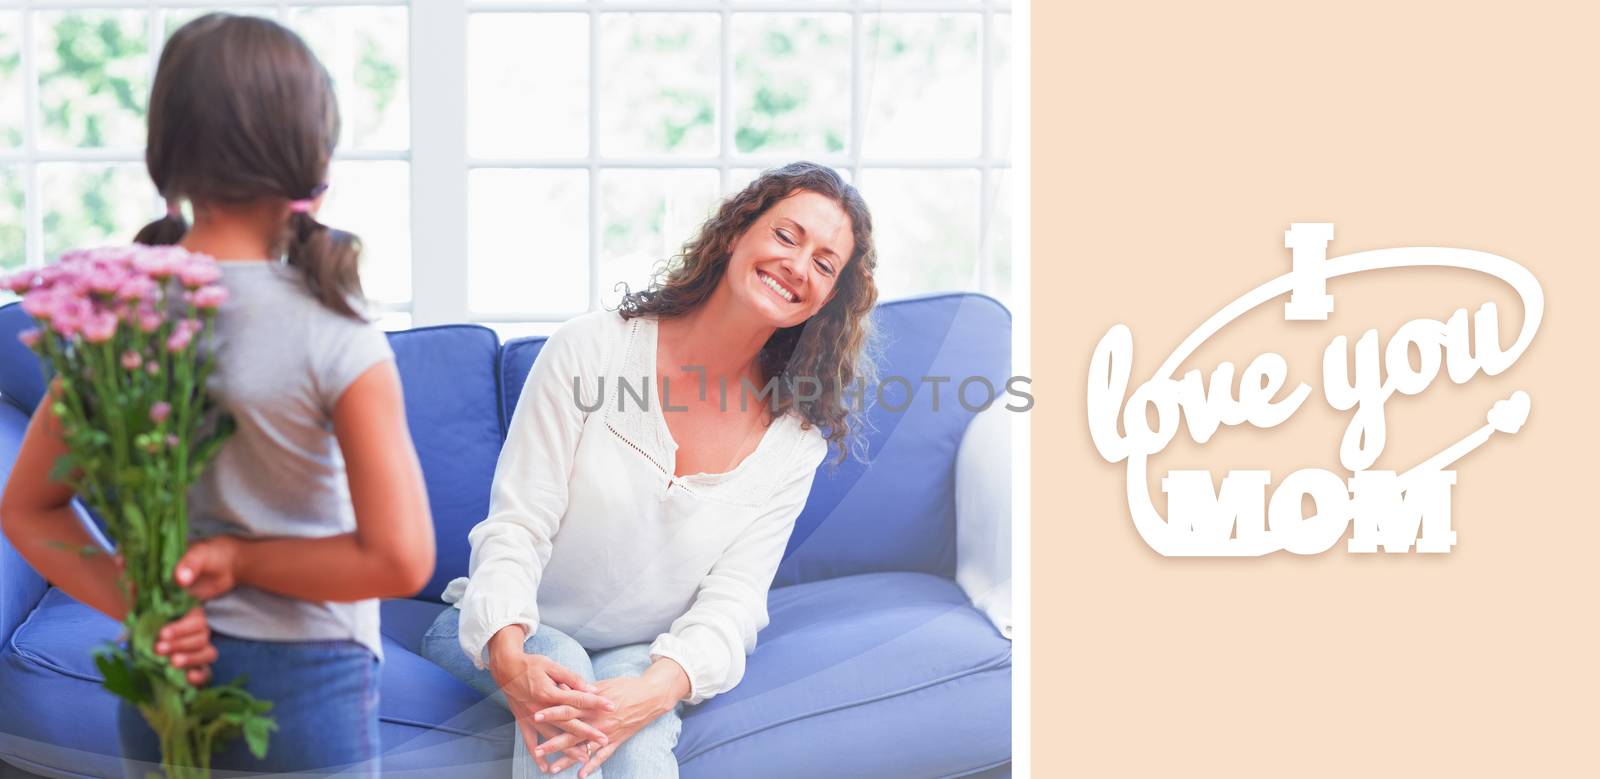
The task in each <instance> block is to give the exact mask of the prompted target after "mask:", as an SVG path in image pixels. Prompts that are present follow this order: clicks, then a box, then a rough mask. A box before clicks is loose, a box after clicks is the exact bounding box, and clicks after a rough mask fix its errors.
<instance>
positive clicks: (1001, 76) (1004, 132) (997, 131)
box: [989, 14, 1011, 159]
mask: <svg viewBox="0 0 1600 779" xmlns="http://www.w3.org/2000/svg"><path fill="white" fill-rule="evenodd" d="M993 24H994V28H993V30H992V31H991V32H992V33H993V45H994V82H993V83H992V84H991V86H990V89H993V90H994V102H993V103H991V104H990V106H989V107H990V110H991V111H993V115H992V118H991V119H990V121H991V122H992V123H993V124H992V125H991V126H990V132H992V133H994V135H993V136H991V137H992V143H993V147H992V148H993V149H994V156H996V157H999V158H1001V159H1009V158H1010V157H1011V15H1010V14H995V17H994V22H993Z"/></svg>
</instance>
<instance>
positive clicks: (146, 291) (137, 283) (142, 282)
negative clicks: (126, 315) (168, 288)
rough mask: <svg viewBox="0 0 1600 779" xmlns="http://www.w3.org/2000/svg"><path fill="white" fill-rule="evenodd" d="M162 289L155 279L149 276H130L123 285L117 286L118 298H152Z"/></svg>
mask: <svg viewBox="0 0 1600 779" xmlns="http://www.w3.org/2000/svg"><path fill="white" fill-rule="evenodd" d="M158 289H160V288H159V287H158V286H157V285H156V282H155V279H152V278H150V277H149V276H129V277H128V280H127V281H124V282H122V286H120V287H118V288H117V299H118V300H150V299H152V298H154V297H155V296H156V291H157V290H158Z"/></svg>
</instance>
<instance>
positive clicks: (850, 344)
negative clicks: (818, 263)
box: [619, 162, 878, 462]
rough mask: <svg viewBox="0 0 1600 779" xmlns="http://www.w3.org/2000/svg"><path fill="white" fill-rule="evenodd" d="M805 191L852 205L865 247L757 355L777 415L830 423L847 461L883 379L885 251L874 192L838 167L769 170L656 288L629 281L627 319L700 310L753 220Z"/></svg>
mask: <svg viewBox="0 0 1600 779" xmlns="http://www.w3.org/2000/svg"><path fill="white" fill-rule="evenodd" d="M801 191H806V192H815V193H817V194H819V195H822V196H823V197H826V198H828V199H830V200H832V201H833V202H835V203H837V204H838V205H839V207H840V208H841V209H843V210H844V213H845V215H846V216H848V217H850V229H851V237H852V238H854V240H855V252H854V253H853V254H851V255H850V258H849V261H848V262H846V263H845V266H844V270H843V271H841V272H840V274H839V280H838V282H837V283H836V284H835V285H834V291H833V297H832V299H830V300H829V301H828V302H827V303H826V304H824V305H823V306H822V308H821V309H820V310H819V311H817V313H816V314H814V315H812V316H811V318H810V319H807V320H806V321H805V322H802V323H801V324H798V325H795V326H794V327H788V328H784V329H781V330H778V331H777V332H775V333H773V334H772V337H771V338H770V339H768V340H767V343H766V345H765V346H763V347H762V348H761V352H760V354H759V356H758V358H757V359H758V360H759V361H760V366H761V371H762V373H763V378H764V379H765V380H772V379H778V381H777V382H776V388H775V390H776V391H775V398H774V400H773V402H774V404H775V405H774V406H773V408H774V409H775V412H776V415H777V416H781V415H782V414H784V413H786V412H789V411H791V410H792V411H794V412H795V413H796V414H799V415H800V418H801V419H802V420H803V421H804V423H805V425H806V426H807V427H810V426H815V427H818V428H820V429H822V430H823V431H825V433H826V435H827V438H828V443H830V444H831V445H833V447H834V448H835V449H836V451H837V454H838V458H837V459H836V460H835V462H840V461H843V460H844V458H845V457H846V456H847V455H848V454H850V453H852V452H854V453H856V454H858V455H860V454H862V452H861V450H860V447H859V445H860V444H861V437H860V436H859V435H857V434H858V433H859V432H860V429H861V426H862V423H863V421H864V420H863V419H862V417H861V415H860V414H859V413H857V412H859V411H860V410H861V408H862V407H863V406H864V405H865V400H864V398H868V397H871V395H872V387H873V384H874V381H875V373H874V371H873V363H872V357H871V355H870V354H869V344H870V342H871V340H872V328H871V320H870V318H869V317H868V315H869V314H870V313H871V312H872V307H873V305H874V304H876V303H877V301H878V288H877V285H876V284H875V283H874V282H873V273H874V270H875V269H876V267H877V264H878V254H877V250H876V248H875V247H874V245H873V242H872V214H871V213H870V212H869V211H868V210H867V203H866V201H865V200H862V198H861V193H860V192H857V191H856V188H855V187H852V186H850V185H849V184H846V183H845V182H844V179H842V178H840V177H839V174H838V173H836V172H835V171H834V170H833V169H832V168H829V167H826V166H823V165H817V164H815V163H811V162H794V163H790V164H788V165H785V166H783V167H781V168H775V169H772V170H769V171H766V172H765V173H763V174H761V176H760V177H758V178H757V179H756V180H755V181H753V182H751V183H750V185H749V186H747V187H745V188H744V191H742V192H740V193H739V194H737V195H734V196H733V197H730V198H728V199H727V200H726V201H724V202H723V203H722V205H721V206H720V207H718V208H717V211H716V213H715V214H713V215H712V216H711V218H710V219H708V220H706V223H705V224H704V225H702V226H701V227H700V233H699V234H698V235H696V236H695V237H694V239H693V240H691V241H689V242H688V243H687V244H684V247H683V253H682V254H680V255H678V256H676V257H673V258H672V259H671V260H669V261H667V262H666V264H665V265H664V266H663V267H662V268H661V269H660V270H659V271H658V272H657V274H656V276H655V278H654V280H652V282H651V284H650V286H649V287H648V288H646V289H642V290H639V291H637V292H628V291H626V288H624V289H625V291H624V294H623V297H622V303H621V305H620V307H619V310H620V312H621V313H622V316H623V318H625V319H626V318H632V317H636V316H647V315H648V316H656V317H659V318H663V319H670V318H672V317H676V316H681V315H683V314H685V313H687V312H689V311H692V310H693V309H695V308H696V307H698V306H699V305H700V304H702V303H704V302H705V301H706V299H707V298H708V297H710V296H711V292H712V291H713V290H715V289H716V288H717V285H718V284H719V283H721V282H722V276H723V273H724V272H725V271H726V270H727V268H728V260H729V258H731V257H732V255H733V246H734V244H735V243H737V242H738V240H739V237H740V236H742V235H744V232H745V230H748V229H749V228H750V226H751V225H752V224H754V223H755V221H756V219H757V218H758V217H759V216H761V214H763V213H765V212H766V211H767V209H769V208H771V207H772V206H773V205H774V204H776V203H777V202H778V201H780V200H783V199H784V198H786V197H789V196H790V195H793V194H795V193H796V192H801ZM802 378H804V379H806V380H808V381H815V382H816V383H817V384H820V396H819V397H816V398H815V399H814V400H813V399H807V398H808V396H809V395H811V394H814V393H815V391H816V390H817V389H818V388H816V387H811V388H800V387H798V386H797V384H798V382H797V380H798V379H802ZM852 401H854V405H855V410H854V411H853V410H852Z"/></svg>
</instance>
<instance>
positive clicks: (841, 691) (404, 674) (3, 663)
mask: <svg viewBox="0 0 1600 779" xmlns="http://www.w3.org/2000/svg"><path fill="white" fill-rule="evenodd" d="M441 608H443V607H442V606H441V605H439V604H436V603H427V602H424V601H415V600H410V601H405V600H402V601H388V602H386V603H384V605H383V623H384V652H385V655H386V659H385V662H384V668H383V681H382V685H383V686H382V692H381V700H380V705H379V712H380V719H381V727H382V738H383V748H384V766H385V769H386V770H389V771H401V770H427V769H439V768H443V767H446V766H448V767H450V769H451V775H452V776H468V777H477V776H481V777H485V779H488V778H489V777H503V776H505V775H506V774H507V773H508V766H507V763H506V760H507V759H508V758H509V756H510V752H511V744H512V730H511V728H512V727H513V726H512V723H511V718H510V715H509V714H508V713H507V712H506V710H505V709H503V708H501V707H500V705H499V704H497V703H494V702H493V701H487V700H484V699H482V698H480V697H479V696H478V695H477V694H476V693H475V692H474V691H472V690H471V689H470V688H468V687H467V686H466V685H464V684H462V683H460V682H458V681H457V680H455V679H454V678H451V677H450V676H449V675H448V674H446V673H445V672H444V671H443V670H442V669H440V668H438V667H437V666H434V665H433V664H431V663H429V662H427V661H426V660H424V659H422V658H421V657H418V656H417V655H416V654H415V653H414V650H415V649H416V648H417V647H418V646H419V644H420V642H421V639H422V634H423V632H424V631H425V630H426V629H427V626H428V625H429V624H431V623H432V621H433V618H434V616H436V615H437V613H438V612H439V610H440V609H441ZM769 609H770V612H771V616H772V622H771V624H770V625H769V626H768V627H767V629H766V630H764V631H762V633H761V636H760V644H759V646H758V648H757V650H756V653H755V655H754V656H753V657H751V659H750V664H749V668H748V670H747V672H746V675H745V679H744V681H743V683H741V684H740V685H739V686H738V687H736V688H735V689H734V690H733V691H731V692H728V693H725V694H723V695H721V696H718V697H716V698H713V699H712V700H711V701H708V702H707V703H706V704H704V705H702V706H697V707H693V708H691V709H688V710H686V712H685V717H684V728H683V735H682V737H681V740H680V741H679V744H678V749H677V753H678V758H679V760H680V761H681V762H682V764H683V776H684V777H685V778H686V779H693V778H694V777H722V776H734V775H748V769H749V767H750V766H753V765H760V766H764V768H763V775H764V776H770V777H786V776H796V777H801V776H805V777H809V776H829V775H834V774H836V773H838V772H839V771H841V770H842V767H843V766H850V768H851V770H850V772H849V773H850V774H851V775H854V776H884V777H891V776H893V777H899V776H930V777H931V776H944V775H961V774H964V773H967V772H970V771H978V770H982V769H984V768H988V767H990V766H995V765H1000V764H1003V763H1005V762H1007V761H1008V760H1009V759H1010V754H1011V728H1010V721H1011V718H1010V701H1011V698H1010V685H1011V645H1010V642H1008V641H1006V640H1005V639H1003V638H1001V637H1000V636H999V635H998V634H997V633H996V632H995V631H994V629H993V628H992V627H990V625H989V623H988V622H987V620H985V619H984V618H983V615H981V614H979V613H978V612H977V611H975V610H973V609H972V608H971V607H970V606H969V605H967V600H966V598H965V596H963V595H962V594H961V591H960V589H959V588H957V587H956V585H955V584H954V583H953V582H951V581H949V580H947V579H941V578H938V577H933V576H928V575H924V574H914V573H880V574H866V575H861V576H853V577H847V578H843V579H836V580H831V581H826V582H815V583H811V584H805V585H799V586H795V587H789V588H786V589H784V590H780V591H775V592H773V593H772V597H771V604H770V607H769ZM117 633H118V626H117V625H116V624H115V623H113V622H112V621H111V620H109V619H107V618H105V617H103V616H101V615H100V614H99V613H97V612H95V611H93V610H91V609H89V608H88V607H87V606H84V605H82V604H80V603H78V602H77V601H75V600H73V599H71V598H70V597H68V596H67V595H65V594H64V593H62V592H61V591H60V590H56V589H51V590H50V591H49V592H48V593H46V595H45V597H44V599H43V601H42V602H41V603H40V605H39V608H38V609H37V610H36V611H35V612H34V613H33V614H32V615H30V616H29V618H28V620H27V622H25V623H24V624H23V625H22V626H21V628H20V629H18V631H17V633H16V635H15V636H14V637H13V639H12V641H11V642H9V644H8V645H7V646H6V647H5V648H4V649H3V650H0V700H5V701H30V702H32V704H30V705H25V706H0V752H4V753H6V754H8V755H11V756H14V757H16V758H20V759H21V760H23V761H27V762H29V763H32V764H35V765H38V766H53V767H58V768H69V769H70V770H73V771H85V770H88V771H93V772H98V773H101V774H102V775H107V776H110V775H115V773H116V771H117V770H118V768H117V763H116V762H115V758H114V756H115V755H116V754H117V751H118V749H117V741H116V728H115V716H116V715H115V712H116V701H115V699H114V698H112V696H111V695H110V694H109V693H107V692H105V691H104V690H102V689H101V688H100V686H99V681H100V680H99V675H98V673H97V672H96V671H95V668H94V663H93V660H92V652H93V649H94V648H95V647H96V646H99V645H101V644H103V643H105V642H107V641H110V640H112V639H114V638H115V637H116V635H117ZM47 701H77V703H75V704H73V705H49V704H46V703H44V702H47ZM958 710H959V711H960V712H961V716H959V717H958V716H951V715H949V714H948V713H949V712H955V711H958ZM772 755H783V756H784V759H783V761H782V763H781V764H778V763H774V762H773V761H772V760H771V756H772Z"/></svg>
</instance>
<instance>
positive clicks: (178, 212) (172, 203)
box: [167, 200, 183, 219]
mask: <svg viewBox="0 0 1600 779" xmlns="http://www.w3.org/2000/svg"><path fill="white" fill-rule="evenodd" d="M167 216H170V217H172V218H173V219H177V218H178V217H181V216H183V204H182V203H180V202H178V201H176V200H168V201H167Z"/></svg>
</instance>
